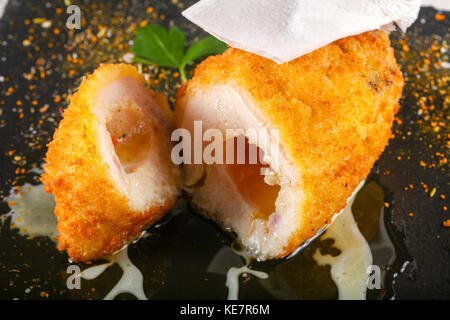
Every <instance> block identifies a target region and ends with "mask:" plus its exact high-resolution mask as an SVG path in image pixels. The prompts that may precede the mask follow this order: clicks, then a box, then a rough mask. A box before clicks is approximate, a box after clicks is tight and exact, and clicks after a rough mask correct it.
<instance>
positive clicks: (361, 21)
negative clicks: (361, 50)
mask: <svg viewBox="0 0 450 320" xmlns="http://www.w3.org/2000/svg"><path fill="white" fill-rule="evenodd" d="M449 1H450V0H449ZM419 9H420V0H201V1H199V2H198V3H196V4H195V5H193V6H192V7H190V8H188V9H187V10H185V11H184V12H183V15H184V16H185V17H186V18H187V19H189V20H190V21H192V22H193V23H195V24H197V25H199V26H200V27H201V28H203V29H204V30H206V31H207V32H209V33H211V34H212V35H214V36H215V37H216V38H218V39H220V40H222V41H224V42H226V43H227V44H229V45H230V46H232V47H235V48H239V49H242V50H246V51H249V52H253V53H256V54H258V55H261V56H263V57H266V58H269V59H272V60H273V61H275V62H277V63H284V62H288V61H290V60H292V59H295V58H298V57H300V56H302V55H304V54H307V53H309V52H312V51H314V50H316V49H318V48H320V47H323V46H325V45H327V44H329V43H331V42H333V41H335V40H338V39H341V38H344V37H347V36H351V35H356V34H360V33H363V32H366V31H369V30H375V29H379V28H384V29H385V30H392V29H393V25H392V23H393V22H395V23H396V24H397V25H398V26H399V27H400V28H401V29H402V30H404V31H405V30H406V28H407V27H409V26H410V25H411V24H412V23H413V22H414V21H415V20H416V18H417V15H418V13H419Z"/></svg>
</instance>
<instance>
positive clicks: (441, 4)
mask: <svg viewBox="0 0 450 320" xmlns="http://www.w3.org/2000/svg"><path fill="white" fill-rule="evenodd" d="M428 6H430V7H434V8H435V9H437V10H444V11H450V1H448V0H422V7H428Z"/></svg>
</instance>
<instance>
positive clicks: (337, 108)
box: [175, 31, 403, 257]
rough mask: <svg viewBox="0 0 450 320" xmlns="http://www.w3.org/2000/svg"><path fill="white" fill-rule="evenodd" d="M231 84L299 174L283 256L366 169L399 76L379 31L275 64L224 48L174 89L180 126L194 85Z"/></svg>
mask: <svg viewBox="0 0 450 320" xmlns="http://www.w3.org/2000/svg"><path fill="white" fill-rule="evenodd" d="M220 84H232V85H234V86H237V87H239V88H240V89H242V91H243V92H245V93H248V95H249V97H250V98H251V100H252V102H253V103H254V104H255V106H256V107H257V108H258V109H259V110H258V111H259V112H260V114H261V115H262V117H264V118H265V119H266V120H267V123H269V124H270V125H271V126H272V127H273V128H278V129H279V133H280V144H281V146H282V148H283V150H284V151H285V152H287V154H288V156H289V157H290V158H291V159H293V161H294V162H295V166H296V167H297V170H299V172H300V177H298V181H300V185H299V188H301V190H302V191H303V192H304V201H303V204H302V206H301V207H300V208H298V213H297V214H298V228H297V231H296V233H295V234H294V235H293V236H291V238H290V240H289V244H288V245H287V246H286V247H285V248H284V251H283V253H282V254H281V255H280V257H283V256H286V255H287V254H289V253H290V252H292V251H293V250H294V249H295V248H297V247H298V246H299V245H300V244H301V243H303V242H304V241H305V240H307V239H309V238H311V237H312V236H314V234H315V233H316V232H317V231H318V230H319V229H320V228H321V227H322V226H324V225H325V224H327V223H330V221H331V219H332V217H333V216H334V214H335V213H338V212H340V211H341V210H342V209H343V208H344V207H345V205H346V200H347V198H349V197H350V196H351V194H352V192H353V190H355V188H356V187H357V186H358V184H359V183H360V182H361V181H362V180H363V179H364V178H365V177H366V176H367V175H368V174H369V171H370V169H371V168H372V166H373V164H374V162H375V161H376V160H377V159H378V157H379V156H380V154H381V153H382V151H383V149H384V148H385V146H386V145H387V143H388V140H389V138H390V136H391V126H392V122H393V119H394V115H395V113H396V112H397V110H398V108H399V105H398V101H399V99H400V97H401V94H402V88H403V77H402V74H401V71H400V70H399V67H398V66H397V63H396V61H395V57H394V50H393V48H391V46H390V41H389V37H388V35H387V34H386V33H385V32H383V31H373V32H366V33H363V34H360V35H357V36H352V37H347V38H344V39H341V40H338V41H335V42H333V43H331V44H329V45H327V46H325V47H323V48H320V49H318V50H315V51H314V52H312V53H310V54H307V55H305V56H302V57H300V58H298V59H296V60H293V61H291V62H289V63H284V64H281V65H279V64H276V63H275V62H273V61H271V60H269V59H265V58H262V57H260V56H258V55H255V54H252V53H248V52H245V51H241V50H238V49H233V48H230V49H228V50H227V51H226V52H225V53H223V54H222V55H218V56H213V57H209V58H208V59H206V60H205V61H204V62H203V63H201V64H200V65H198V66H197V68H196V70H195V75H194V77H193V78H192V80H190V81H189V82H188V84H187V86H186V87H183V88H182V89H181V90H180V91H179V93H178V99H177V105H176V110H175V112H176V120H177V124H178V125H180V123H181V119H182V117H183V111H184V110H183V108H184V106H185V99H188V97H189V95H191V94H195V90H198V89H200V90H208V88H210V87H212V86H215V85H220Z"/></svg>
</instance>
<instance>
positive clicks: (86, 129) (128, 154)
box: [42, 64, 181, 261]
mask: <svg viewBox="0 0 450 320" xmlns="http://www.w3.org/2000/svg"><path fill="white" fill-rule="evenodd" d="M172 130H173V119H172V115H171V111H170V109H169V106H168V104H167V102H166V101H165V98H164V97H162V96H159V95H156V94H154V93H153V92H151V91H149V90H148V89H147V88H146V87H145V86H144V79H143V77H142V76H141V75H140V74H139V73H138V71H137V70H136V69H135V68H134V67H133V66H130V65H125V64H110V65H101V66H100V67H99V68H98V69H97V70H96V71H95V72H94V73H93V74H92V75H91V76H89V77H88V78H87V79H85V80H83V82H82V83H81V85H80V87H79V89H78V91H77V92H76V93H75V94H74V95H73V97H72V98H71V103H70V105H69V107H68V108H67V109H66V110H65V112H64V119H63V120H62V121H61V123H60V125H59V128H58V129H57V131H56V132H55V135H54V138H53V141H52V142H51V143H50V144H49V145H48V152H47V155H46V159H45V160H46V164H45V166H44V174H43V176H42V182H43V183H44V185H45V190H46V191H47V192H49V193H52V194H53V195H54V196H55V201H56V208H55V215H56V217H57V219H58V227H57V228H58V232H59V236H58V248H59V249H60V250H67V252H68V254H69V256H70V257H71V258H72V259H73V260H74V261H86V260H91V259H98V258H101V257H104V256H107V255H110V254H112V253H114V252H115V251H117V250H119V249H121V248H122V247H123V246H125V245H126V244H127V243H128V242H130V241H132V240H133V239H135V238H136V237H138V236H139V235H140V233H141V232H142V230H143V229H144V228H145V227H147V226H149V225H151V224H153V223H155V222H156V221H157V220H158V219H160V218H161V217H162V216H163V215H164V213H166V212H167V211H168V210H169V209H170V207H171V206H172V204H173V203H174V202H175V200H176V199H177V197H178V195H179V186H180V178H181V177H180V172H179V168H178V167H177V166H175V165H174V164H173V163H172V161H171V160H170V150H171V147H172V144H171V142H170V134H171V132H172Z"/></svg>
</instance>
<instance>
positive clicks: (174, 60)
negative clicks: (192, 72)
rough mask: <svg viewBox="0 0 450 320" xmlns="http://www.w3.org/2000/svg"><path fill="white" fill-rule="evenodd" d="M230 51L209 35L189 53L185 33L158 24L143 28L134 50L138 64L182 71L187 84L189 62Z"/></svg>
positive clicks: (190, 48)
mask: <svg viewBox="0 0 450 320" xmlns="http://www.w3.org/2000/svg"><path fill="white" fill-rule="evenodd" d="M226 49H227V45H226V44H225V43H223V42H222V41H220V40H217V39H216V38H214V37H212V36H209V37H207V38H204V39H201V40H199V41H197V42H196V43H194V44H193V45H191V46H190V47H189V49H188V50H187V51H186V36H185V34H184V32H183V31H181V30H180V29H178V28H177V27H172V28H170V30H166V29H165V28H164V27H162V26H158V25H149V26H145V27H141V28H139V30H138V32H137V35H136V38H135V39H134V43H133V46H132V47H131V51H132V52H133V53H134V55H135V58H134V61H135V62H139V63H144V64H156V65H158V66H160V67H168V68H178V69H179V71H180V75H181V79H182V80H183V81H184V82H186V81H187V78H186V72H185V67H186V65H187V64H188V63H190V62H192V61H194V60H197V59H199V58H202V57H205V56H207V55H211V54H219V53H222V52H224V51H225V50H226Z"/></svg>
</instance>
